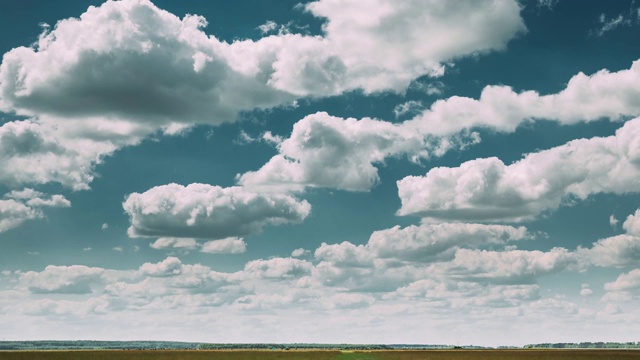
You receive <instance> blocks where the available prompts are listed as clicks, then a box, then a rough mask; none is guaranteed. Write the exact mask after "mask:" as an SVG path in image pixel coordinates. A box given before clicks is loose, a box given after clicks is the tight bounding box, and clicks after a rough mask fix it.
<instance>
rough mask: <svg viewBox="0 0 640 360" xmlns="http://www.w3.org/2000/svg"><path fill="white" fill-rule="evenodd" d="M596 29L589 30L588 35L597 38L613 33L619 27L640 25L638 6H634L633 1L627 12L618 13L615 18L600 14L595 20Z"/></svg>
mask: <svg viewBox="0 0 640 360" xmlns="http://www.w3.org/2000/svg"><path fill="white" fill-rule="evenodd" d="M597 23H598V27H597V28H596V29H594V30H591V32H590V35H595V36H598V37H602V36H604V34H606V33H608V32H610V31H613V30H615V29H617V28H619V27H621V26H632V25H637V24H640V6H637V5H636V4H635V1H634V2H632V3H631V7H630V8H629V11H628V12H627V13H626V14H625V13H620V14H618V15H617V16H611V17H609V16H607V15H606V14H604V13H602V14H600V16H599V17H598V20H597Z"/></svg>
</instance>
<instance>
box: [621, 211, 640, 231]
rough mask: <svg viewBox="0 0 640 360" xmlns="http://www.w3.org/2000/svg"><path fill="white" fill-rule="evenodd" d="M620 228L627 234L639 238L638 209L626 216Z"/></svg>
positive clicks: (639, 218) (639, 221)
mask: <svg viewBox="0 0 640 360" xmlns="http://www.w3.org/2000/svg"><path fill="white" fill-rule="evenodd" d="M622 228H623V229H624V230H625V231H626V232H627V234H630V235H633V236H640V209H638V210H636V212H635V213H633V214H631V215H629V216H627V219H626V220H625V221H624V223H623V224H622Z"/></svg>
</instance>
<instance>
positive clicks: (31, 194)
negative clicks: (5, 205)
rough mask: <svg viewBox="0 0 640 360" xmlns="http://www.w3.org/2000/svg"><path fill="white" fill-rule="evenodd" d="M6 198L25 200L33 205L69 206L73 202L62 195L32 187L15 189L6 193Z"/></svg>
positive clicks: (25, 202)
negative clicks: (47, 192) (51, 193)
mask: <svg viewBox="0 0 640 360" xmlns="http://www.w3.org/2000/svg"><path fill="white" fill-rule="evenodd" d="M4 197H5V198H9V199H14V200H18V201H23V202H24V204H25V205H27V206H31V207H69V206H71V202H70V201H69V200H67V199H66V198H65V197H64V196H62V195H47V194H44V193H42V192H40V191H35V190H33V189H30V188H25V189H22V190H13V191H10V192H8V193H6V194H5V195H4Z"/></svg>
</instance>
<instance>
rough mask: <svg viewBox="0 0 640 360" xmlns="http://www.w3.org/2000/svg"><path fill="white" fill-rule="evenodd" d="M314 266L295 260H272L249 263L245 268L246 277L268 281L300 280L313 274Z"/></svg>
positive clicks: (304, 261)
mask: <svg viewBox="0 0 640 360" xmlns="http://www.w3.org/2000/svg"><path fill="white" fill-rule="evenodd" d="M312 269H313V264H312V263H311V262H309V261H306V260H300V259H293V258H272V259H268V260H264V259H259V260H253V261H249V262H248V263H247V264H246V265H245V266H244V275H246V276H248V277H257V278H266V279H292V278H300V277H302V276H304V275H308V274H310V273H311V270H312Z"/></svg>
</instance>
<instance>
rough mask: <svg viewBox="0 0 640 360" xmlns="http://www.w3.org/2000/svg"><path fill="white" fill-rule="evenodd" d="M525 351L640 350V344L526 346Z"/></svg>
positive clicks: (599, 343)
mask: <svg viewBox="0 0 640 360" xmlns="http://www.w3.org/2000/svg"><path fill="white" fill-rule="evenodd" d="M525 348H526V349H640V342H626V343H618V342H581V343H555V344H551V343H546V344H531V345H526V346H525Z"/></svg>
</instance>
